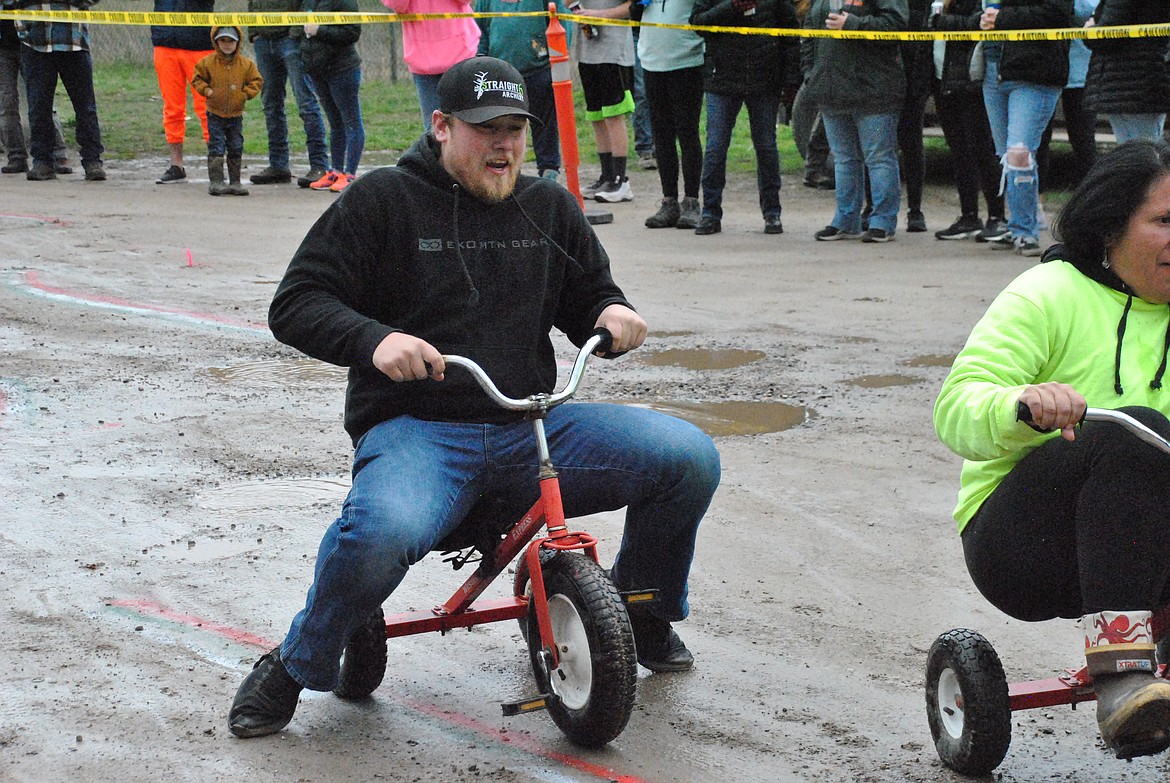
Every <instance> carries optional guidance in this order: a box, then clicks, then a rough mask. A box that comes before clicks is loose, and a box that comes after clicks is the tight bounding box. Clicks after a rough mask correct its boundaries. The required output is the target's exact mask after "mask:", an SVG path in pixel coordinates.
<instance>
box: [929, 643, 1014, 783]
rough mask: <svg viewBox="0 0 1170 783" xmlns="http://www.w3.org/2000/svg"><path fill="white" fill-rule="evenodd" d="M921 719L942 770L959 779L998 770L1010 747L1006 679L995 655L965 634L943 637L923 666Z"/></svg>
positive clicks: (1010, 734)
mask: <svg viewBox="0 0 1170 783" xmlns="http://www.w3.org/2000/svg"><path fill="white" fill-rule="evenodd" d="M926 719H927V720H928V721H929V722H930V733H931V735H932V736H933V737H934V747H935V750H937V751H938V756H939V758H940V759H942V762H943V764H945V765H946V766H948V767H950V768H951V769H953V770H955V771H956V772H959V773H962V774H964V775H985V774H987V773H989V772H991V770H993V769H995V768H996V767H998V766H999V764H1000V762H1001V761H1003V758H1004V756H1006V755H1007V751H1008V745H1010V744H1011V741H1012V708H1011V700H1010V699H1009V697H1008V685H1007V677H1006V676H1004V672H1003V665H1002V664H1001V663H1000V662H999V656H998V655H996V654H995V649H994V648H992V646H991V643H990V642H988V641H987V639H985V638H984V637H983V636H982V635H981V634H979V633H976V632H975V631H971V630H968V629H966V628H956V629H954V630H951V631H947V632H946V633H944V634H943V635H942V636H940V637H938V638H937V639H935V641H934V644H932V645H931V646H930V655H929V657H928V658H927V662H926Z"/></svg>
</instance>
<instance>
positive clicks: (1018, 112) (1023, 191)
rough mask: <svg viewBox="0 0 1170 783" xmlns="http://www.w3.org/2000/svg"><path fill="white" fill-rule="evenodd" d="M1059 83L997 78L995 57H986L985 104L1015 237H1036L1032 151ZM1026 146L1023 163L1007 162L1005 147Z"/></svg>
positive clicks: (1036, 179)
mask: <svg viewBox="0 0 1170 783" xmlns="http://www.w3.org/2000/svg"><path fill="white" fill-rule="evenodd" d="M1062 89H1063V88H1061V87H1050V86H1048V85H1044V84H1034V83H1032V82H1020V81H1010V80H1008V81H1000V79H999V61H998V60H995V59H988V60H987V63H986V72H985V76H984V79H983V104H984V105H985V106H986V107H987V121H988V123H989V124H990V125H991V138H992V139H993V140H994V141H995V154H996V155H998V156H999V159H1000V161H1001V162H1002V163H1003V176H1004V180H1003V183H1004V185H1003V188H1002V190H1003V193H1004V202H1005V203H1006V205H1007V211H1008V229H1009V230H1010V231H1011V232H1012V237H1013V238H1014V239H1028V240H1036V239H1038V238H1039V236H1040V225H1039V219H1038V214H1037V211H1038V209H1039V200H1040V177H1039V168H1038V167H1037V165H1036V151H1037V150H1038V149H1039V148H1040V139H1041V138H1042V137H1043V136H1044V129H1045V128H1046V127H1048V121H1049V120H1051V119H1052V113H1053V112H1054V111H1056V102H1057V101H1058V100H1060V92H1061V90H1062ZM1019 148H1026V149H1027V151H1028V161H1029V165H1027V166H1010V165H1008V151H1009V150H1012V149H1019Z"/></svg>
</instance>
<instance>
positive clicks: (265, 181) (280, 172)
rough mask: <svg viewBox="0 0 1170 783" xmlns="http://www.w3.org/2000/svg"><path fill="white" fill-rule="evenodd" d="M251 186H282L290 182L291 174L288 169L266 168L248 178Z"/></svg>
mask: <svg viewBox="0 0 1170 783" xmlns="http://www.w3.org/2000/svg"><path fill="white" fill-rule="evenodd" d="M248 179H249V180H251V182H252V184H253V185H283V184H285V183H286V182H292V172H291V171H289V170H288V169H278V168H276V167H274V166H267V167H265V168H263V169H261V170H260V171H257V172H256V173H255V174H253V175H252V176H250V177H248Z"/></svg>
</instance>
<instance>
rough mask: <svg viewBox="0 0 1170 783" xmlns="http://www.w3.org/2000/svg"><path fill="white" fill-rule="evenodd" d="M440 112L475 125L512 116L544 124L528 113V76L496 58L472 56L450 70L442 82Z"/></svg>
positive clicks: (440, 86) (440, 87) (440, 80)
mask: <svg viewBox="0 0 1170 783" xmlns="http://www.w3.org/2000/svg"><path fill="white" fill-rule="evenodd" d="M439 111H441V112H443V113H444V114H451V115H454V116H456V117H458V118H459V119H461V120H463V121H464V122H468V123H471V124H472V125H479V124H480V123H483V122H487V121H488V120H494V119H495V118H496V117H504V116H506V115H511V114H519V115H521V116H522V117H527V118H528V119H529V120H532V121H533V122H536V123H539V122H540V119H539V118H537V117H536V115H534V114H532V113H530V112H529V111H528V89H527V87H526V86H525V85H524V77H523V76H521V75H520V72H519V71H517V70H516V69H515V68H514V67H512V66H511V65H510V64H508V63H506V62H504V61H503V60H500V59H497V58H495V57H471V58H469V59H467V60H463V61H462V62H458V63H455V64H454V65H452V66H451V67H450V68H448V69H447V72H446V73H444V74H443V76H442V78H441V79H439Z"/></svg>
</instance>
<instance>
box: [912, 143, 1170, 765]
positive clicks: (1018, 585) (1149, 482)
mask: <svg viewBox="0 0 1170 783" xmlns="http://www.w3.org/2000/svg"><path fill="white" fill-rule="evenodd" d="M1054 235H1055V236H1056V237H1057V239H1058V240H1060V241H1061V242H1062V244H1057V245H1054V246H1052V247H1050V248H1049V249H1048V251H1047V253H1045V255H1044V258H1043V262H1042V263H1040V264H1038V265H1037V266H1034V267H1032V268H1031V269H1028V270H1027V271H1025V272H1024V273H1023V274H1021V275H1020V276H1019V277H1017V278H1016V279H1015V280H1014V281H1012V282H1011V283H1010V284H1009V285H1008V286H1007V288H1005V289H1004V291H1003V292H1002V293H1000V294H999V296H997V297H996V298H995V300H994V301H993V302H992V304H991V306H990V307H989V308H988V310H987V312H986V314H985V315H984V316H983V318H982V319H981V320H980V321H979V323H978V324H976V326H975V328H974V329H973V330H972V332H971V334H970V337H969V338H968V339H967V343H966V345H965V346H964V347H963V349H962V351H960V352H959V354H958V356H957V357H956V358H955V362H954V365H953V366H952V367H951V371H950V374H949V375H948V376H947V379H946V381H945V382H944V383H943V386H942V390H941V391H940V393H939V396H938V399H937V401H936V402H935V406H934V425H935V430H936V432H937V433H938V436H939V438H940V439H941V440H942V442H943V443H945V444H946V445H947V446H948V447H949V448H950V449H952V450H953V451H955V452H956V453H957V454H959V455H960V456H962V457H963V458H964V459H965V460H966V461H965V462H964V463H963V470H962V478H961V485H960V490H959V502H958V506H957V508H956V509H955V519H956V521H957V522H958V526H959V532H960V533H961V535H962V543H963V555H964V558H965V560H966V563H967V569H968V571H969V572H970V575H971V578H972V581H973V582H974V583H975V586H976V587H977V588H978V589H979V591H980V592H981V593H982V594H983V595H984V596H985V597H986V598H987V599H988V600H989V601H990V602H991V603H992V604H994V605H995V606H996V607H997V608H999V609H1000V610H1002V611H1003V612H1005V613H1007V614H1008V615H1010V616H1012V617H1014V618H1017V619H1020V620H1027V621H1039V620H1048V619H1052V618H1056V617H1065V618H1075V617H1079V618H1081V619H1082V622H1083V623H1084V629H1085V659H1086V662H1087V667H1088V672H1089V674H1090V676H1091V677H1092V678H1093V687H1094V690H1095V691H1096V695H1097V721H1098V725H1099V728H1100V731H1101V737H1102V739H1103V740H1104V741H1105V744H1106V745H1107V746H1108V747H1109V748H1110V749H1112V750H1113V751H1114V752H1115V753H1116V755H1117V756H1118V757H1119V758H1132V757H1134V756H1141V755H1150V754H1153V753H1158V752H1161V751H1163V750H1166V749H1167V748H1170V682H1168V681H1167V680H1165V679H1160V678H1156V677H1155V672H1156V670H1157V661H1156V660H1155V643H1156V642H1157V641H1158V639H1157V638H1156V636H1155V628H1157V629H1158V630H1159V632H1160V631H1161V629H1162V628H1165V627H1166V623H1165V622H1163V621H1162V619H1161V617H1159V619H1158V621H1155V619H1154V613H1155V612H1156V611H1157V610H1161V609H1164V608H1165V607H1167V606H1168V605H1170V535H1168V534H1167V533H1168V532H1170V531H1168V530H1167V524H1166V523H1167V511H1166V509H1167V508H1170V457H1167V456H1166V455H1165V454H1162V453H1160V452H1158V451H1156V450H1154V449H1152V448H1151V447H1150V446H1148V445H1147V444H1145V443H1143V442H1141V441H1140V440H1138V439H1137V438H1136V437H1134V436H1133V435H1132V434H1130V433H1128V432H1124V431H1122V429H1121V428H1120V427H1118V426H1116V425H1114V424H1111V423H1107V422H1085V423H1084V424H1083V425H1080V424H1079V422H1080V421H1081V419H1082V417H1083V415H1084V412H1085V408H1086V407H1087V406H1093V407H1101V408H1117V409H1121V410H1123V411H1125V412H1126V413H1129V414H1130V415H1131V416H1133V417H1134V418H1136V419H1138V420H1139V421H1141V422H1142V423H1144V424H1145V425H1146V426H1148V427H1150V428H1151V429H1153V430H1155V431H1156V432H1158V433H1160V434H1162V435H1163V436H1168V435H1170V422H1168V421H1167V413H1170V388H1165V384H1166V382H1167V379H1166V377H1165V375H1166V365H1167V351H1168V349H1170V306H1168V303H1170V146H1167V145H1166V144H1165V143H1163V142H1161V141H1159V142H1151V141H1134V142H1129V143H1127V144H1123V145H1120V146H1118V147H1116V148H1115V149H1114V150H1112V151H1110V152H1109V153H1107V154H1105V155H1103V156H1101V158H1100V159H1099V160H1098V161H1097V163H1096V164H1095V165H1094V166H1093V168H1092V169H1091V170H1090V171H1089V173H1088V174H1087V175H1086V176H1085V178H1084V180H1083V181H1082V182H1081V184H1080V186H1078V188H1077V189H1076V190H1075V191H1074V193H1073V195H1072V197H1071V198H1070V199H1069V202H1068V204H1067V205H1066V206H1065V208H1064V210H1063V211H1062V212H1061V214H1060V217H1059V218H1058V220H1057V223H1056V226H1055V231H1054ZM1024 407H1026V408H1027V410H1028V413H1029V414H1030V418H1031V420H1032V421H1031V424H1027V423H1024V422H1023V421H1021V420H1020V416H1019V414H1021V413H1023V408H1024ZM1024 418H1028V416H1025V417H1024Z"/></svg>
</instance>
